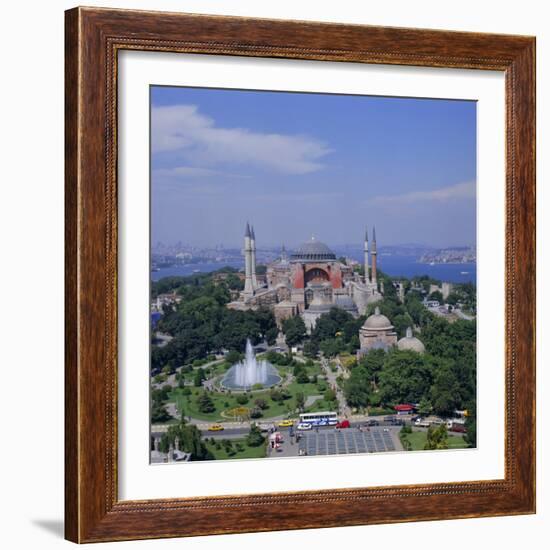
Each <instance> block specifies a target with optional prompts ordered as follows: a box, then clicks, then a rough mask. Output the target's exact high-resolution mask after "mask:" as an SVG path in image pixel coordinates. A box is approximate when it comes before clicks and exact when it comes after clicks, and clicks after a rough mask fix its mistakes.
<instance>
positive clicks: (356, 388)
mask: <svg viewBox="0 0 550 550" xmlns="http://www.w3.org/2000/svg"><path fill="white" fill-rule="evenodd" d="M371 391H372V388H371V381H370V376H369V373H368V371H367V370H366V369H365V368H364V367H362V366H360V365H359V366H357V367H355V368H354V369H352V371H351V374H350V377H349V378H348V379H347V380H346V381H345V383H344V395H345V397H346V401H347V402H348V405H350V406H352V407H357V408H364V407H366V406H368V404H369V396H370V394H371Z"/></svg>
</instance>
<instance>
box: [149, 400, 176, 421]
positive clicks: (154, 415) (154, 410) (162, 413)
mask: <svg viewBox="0 0 550 550" xmlns="http://www.w3.org/2000/svg"><path fill="white" fill-rule="evenodd" d="M171 418H172V417H171V416H170V414H169V413H168V411H167V410H166V407H165V406H164V405H163V404H162V403H153V405H152V407H151V422H153V423H154V424H158V423H160V422H167V421H168V420H170V419H171Z"/></svg>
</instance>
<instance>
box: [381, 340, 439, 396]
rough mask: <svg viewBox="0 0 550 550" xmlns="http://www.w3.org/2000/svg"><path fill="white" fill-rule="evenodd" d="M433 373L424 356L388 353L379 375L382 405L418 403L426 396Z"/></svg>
mask: <svg viewBox="0 0 550 550" xmlns="http://www.w3.org/2000/svg"><path fill="white" fill-rule="evenodd" d="M433 371H434V367H433V362H432V360H431V359H430V358H428V357H426V356H424V355H420V354H418V353H415V352H413V351H400V350H393V351H391V352H389V353H388V354H387V357H386V360H385V362H384V367H383V369H382V371H381V372H380V375H379V389H380V395H381V399H382V403H384V404H385V405H397V404H399V403H418V402H419V401H420V400H421V399H422V397H425V396H426V395H428V392H429V390H430V388H431V385H432V381H433Z"/></svg>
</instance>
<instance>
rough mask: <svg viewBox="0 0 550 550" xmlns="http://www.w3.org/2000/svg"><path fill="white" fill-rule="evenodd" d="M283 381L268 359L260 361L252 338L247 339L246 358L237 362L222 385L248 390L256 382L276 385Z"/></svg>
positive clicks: (267, 385) (264, 384) (265, 385)
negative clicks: (251, 340)
mask: <svg viewBox="0 0 550 550" xmlns="http://www.w3.org/2000/svg"><path fill="white" fill-rule="evenodd" d="M280 381H281V377H280V376H279V373H278V372H277V369H276V368H275V367H274V366H273V365H272V364H271V363H269V362H268V361H265V360H261V361H258V360H257V359H256V356H255V354H254V348H253V347H252V342H250V340H247V341H246V351H245V358H244V360H243V361H241V362H240V363H235V364H234V365H233V366H232V367H231V368H230V369H229V370H228V371H227V374H226V375H225V376H224V377H223V380H222V386H223V387H225V388H228V389H231V390H233V389H235V390H247V389H250V388H251V387H252V386H254V385H255V384H261V385H262V386H264V387H267V388H268V387H270V386H274V385H275V384H278V383H279V382H280Z"/></svg>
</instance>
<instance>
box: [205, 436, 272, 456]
mask: <svg viewBox="0 0 550 550" xmlns="http://www.w3.org/2000/svg"><path fill="white" fill-rule="evenodd" d="M229 441H231V443H232V446H233V449H235V447H236V445H237V443H240V444H241V445H242V447H243V449H242V451H236V452H235V454H232V455H230V454H228V453H227V451H226V449H225V447H224V446H223V445H221V448H220V449H217V448H216V445H215V444H212V443H211V442H210V440H207V441H205V443H206V446H207V447H208V450H209V451H210V452H211V453H212V454H213V455H214V458H215V459H216V460H227V459H235V458H265V454H266V452H265V444H264V445H260V446H259V447H249V446H248V445H247V444H246V439H244V438H243V439H231V440H229Z"/></svg>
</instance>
